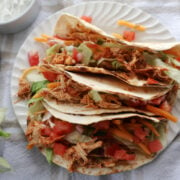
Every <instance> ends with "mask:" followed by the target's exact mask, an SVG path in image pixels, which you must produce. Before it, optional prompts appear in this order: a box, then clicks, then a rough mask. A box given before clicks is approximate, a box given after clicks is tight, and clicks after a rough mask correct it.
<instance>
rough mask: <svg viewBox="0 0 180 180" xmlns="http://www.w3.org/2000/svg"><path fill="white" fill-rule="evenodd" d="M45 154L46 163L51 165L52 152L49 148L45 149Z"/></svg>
mask: <svg viewBox="0 0 180 180" xmlns="http://www.w3.org/2000/svg"><path fill="white" fill-rule="evenodd" d="M45 152H46V159H47V161H48V163H49V164H51V163H52V158H53V150H52V149H51V148H46V150H45Z"/></svg>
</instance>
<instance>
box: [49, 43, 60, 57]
mask: <svg viewBox="0 0 180 180" xmlns="http://www.w3.org/2000/svg"><path fill="white" fill-rule="evenodd" d="M60 47H61V45H60V44H54V45H53V46H51V47H50V48H49V49H47V50H46V56H52V55H54V54H56V53H58V52H59V50H60Z"/></svg>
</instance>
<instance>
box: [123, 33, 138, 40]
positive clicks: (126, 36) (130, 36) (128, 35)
mask: <svg viewBox="0 0 180 180" xmlns="http://www.w3.org/2000/svg"><path fill="white" fill-rule="evenodd" d="M135 36H136V34H135V32H134V31H124V32H123V38H124V39H125V40H127V41H133V40H135Z"/></svg>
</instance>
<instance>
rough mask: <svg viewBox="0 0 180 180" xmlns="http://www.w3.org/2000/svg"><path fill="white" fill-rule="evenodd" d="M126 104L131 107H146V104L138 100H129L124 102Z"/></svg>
mask: <svg viewBox="0 0 180 180" xmlns="http://www.w3.org/2000/svg"><path fill="white" fill-rule="evenodd" d="M126 104H127V105H129V106H131V107H143V106H145V105H146V102H145V101H141V100H139V99H131V100H128V101H126Z"/></svg>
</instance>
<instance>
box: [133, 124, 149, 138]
mask: <svg viewBox="0 0 180 180" xmlns="http://www.w3.org/2000/svg"><path fill="white" fill-rule="evenodd" d="M134 134H135V135H136V136H137V137H138V138H139V139H140V140H144V139H145V137H146V136H147V132H146V131H144V130H143V129H142V128H141V127H136V128H135V130H134Z"/></svg>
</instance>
